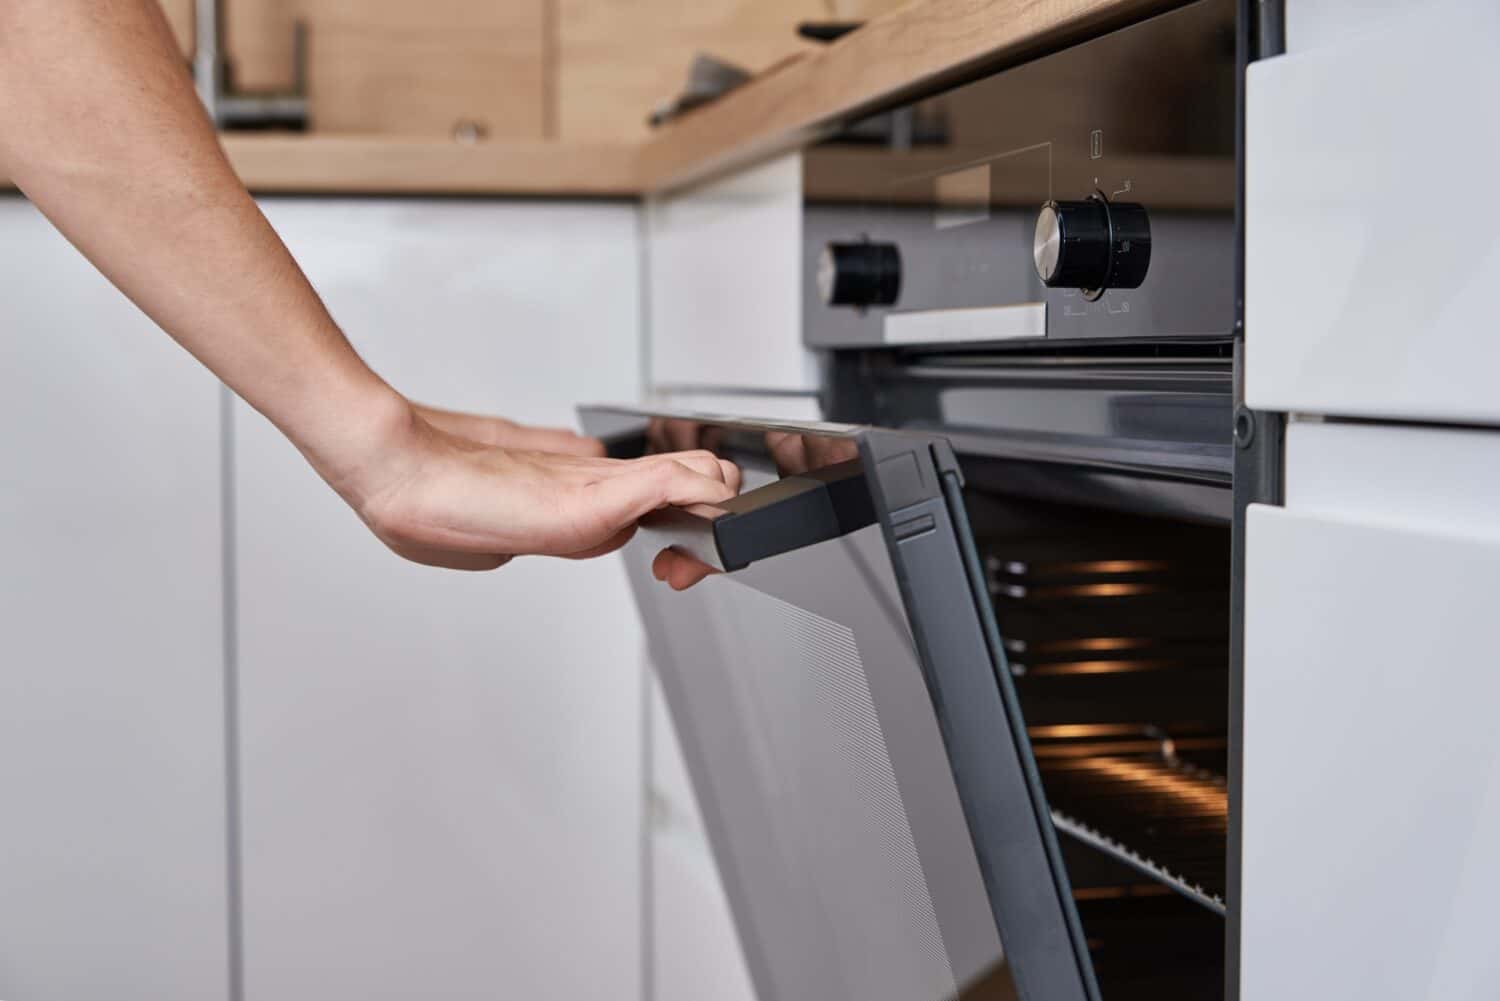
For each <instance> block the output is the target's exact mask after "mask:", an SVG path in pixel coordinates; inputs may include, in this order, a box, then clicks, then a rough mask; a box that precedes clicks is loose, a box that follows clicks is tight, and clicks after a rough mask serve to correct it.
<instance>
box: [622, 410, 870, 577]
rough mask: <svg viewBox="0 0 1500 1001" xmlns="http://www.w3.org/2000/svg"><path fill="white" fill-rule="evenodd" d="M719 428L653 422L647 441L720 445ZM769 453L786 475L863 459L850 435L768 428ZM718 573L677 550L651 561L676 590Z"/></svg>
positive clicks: (657, 574)
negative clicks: (827, 435)
mask: <svg viewBox="0 0 1500 1001" xmlns="http://www.w3.org/2000/svg"><path fill="white" fill-rule="evenodd" d="M717 432H718V429H716V428H714V427H712V426H711V425H703V424H699V423H697V422H695V421H689V420H678V419H673V420H666V421H657V422H653V424H652V426H651V428H650V429H649V430H648V432H647V440H648V441H649V442H650V443H651V445H652V446H653V447H655V448H663V447H682V446H683V445H692V444H699V443H701V444H704V445H707V446H709V447H716V445H717V444H718V439H716V438H714V437H712V436H713V435H715V434H716V433H717ZM765 443H766V452H767V453H768V454H769V455H770V456H771V460H772V461H773V462H775V464H776V470H777V472H779V473H780V474H781V475H782V476H795V475H797V474H799V473H806V472H808V471H810V470H814V469H822V468H823V467H824V466H832V465H835V464H837V463H840V462H848V461H850V460H851V459H857V458H859V446H858V445H856V444H855V443H854V442H853V441H852V440H850V439H848V438H835V437H823V436H818V435H803V434H798V433H796V432H792V431H767V432H766V436H765ZM715 573H718V571H717V570H715V569H713V568H712V567H709V566H707V565H705V564H703V563H700V562H699V561H698V560H696V559H694V558H693V557H691V556H689V555H687V554H686V553H681V552H678V551H677V550H675V549H663V550H662V551H661V552H659V553H657V554H656V558H655V559H654V560H652V561H651V574H652V576H654V577H655V578H656V579H657V580H660V581H665V582H666V583H667V584H669V585H670V586H671V587H672V589H673V590H675V591H685V590H687V589H688V588H690V587H692V586H693V585H694V584H697V583H698V582H699V581H702V580H703V579H704V578H706V577H708V576H710V575H712V574H715Z"/></svg>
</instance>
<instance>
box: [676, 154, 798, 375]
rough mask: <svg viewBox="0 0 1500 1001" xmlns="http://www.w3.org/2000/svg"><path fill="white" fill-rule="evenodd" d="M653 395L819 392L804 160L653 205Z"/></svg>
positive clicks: (792, 159) (781, 162)
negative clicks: (805, 235)
mask: <svg viewBox="0 0 1500 1001" xmlns="http://www.w3.org/2000/svg"><path fill="white" fill-rule="evenodd" d="M646 262H647V267H648V269H649V272H650V274H649V278H650V282H649V285H650V296H649V298H648V302H647V305H648V315H649V319H648V322H649V324H650V350H649V357H650V361H651V372H650V375H651V383H652V385H653V386H654V387H658V388H661V387H667V388H682V387H687V388H695V389H696V388H702V387H733V388H736V389H773V390H798V391H807V392H811V391H813V390H815V389H816V388H817V385H818V378H817V365H816V363H815V360H814V358H813V356H812V354H811V353H810V352H808V351H807V350H806V349H804V348H803V346H802V158H801V157H800V156H797V155H791V156H786V157H782V158H781V159H778V160H773V161H771V162H769V163H766V164H763V165H761V166H759V167H755V168H752V169H750V170H746V171H744V172H742V173H739V174H735V175H733V176H731V177H728V178H725V179H723V180H719V181H714V182H712V183H709V184H706V185H702V186H699V187H695V188H692V189H689V190H687V191H682V192H676V193H673V194H671V195H669V196H666V197H662V198H657V199H653V200H651V201H649V202H648V203H647V205H646Z"/></svg>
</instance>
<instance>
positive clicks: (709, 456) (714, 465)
mask: <svg viewBox="0 0 1500 1001" xmlns="http://www.w3.org/2000/svg"><path fill="white" fill-rule="evenodd" d="M637 462H639V463H646V464H652V463H655V464H661V463H677V464H678V465H682V466H686V467H687V468H688V469H691V470H692V471H693V472H695V473H697V474H698V475H700V476H707V477H710V478H712V479H715V480H718V481H719V482H720V483H727V482H729V481H728V473H727V472H726V470H725V467H726V466H727V467H729V468H730V469H734V476H735V478H736V479H738V477H739V469H737V468H736V467H735V465H734V463H732V462H725V461H724V460H722V459H720V458H719V457H718V456H716V455H714V454H713V453H712V452H709V451H705V450H704V449H694V450H692V451H690V452H668V453H666V454H665V455H651V456H647V457H645V458H643V459H639V460H637Z"/></svg>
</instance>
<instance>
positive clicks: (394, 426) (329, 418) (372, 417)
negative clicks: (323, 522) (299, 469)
mask: <svg viewBox="0 0 1500 1001" xmlns="http://www.w3.org/2000/svg"><path fill="white" fill-rule="evenodd" d="M364 376H365V378H356V379H351V380H350V381H349V382H348V383H346V384H344V385H342V386H339V387H327V386H325V392H324V393H321V394H319V396H318V398H317V399H316V400H315V401H312V402H311V403H310V404H309V406H308V407H307V408H306V409H305V411H304V412H303V413H302V414H299V415H298V420H297V425H298V426H297V427H295V428H283V430H284V431H285V432H286V434H287V437H289V438H290V439H291V440H292V441H293V442H294V443H295V444H296V446H297V448H298V450H299V451H301V452H302V454H303V455H304V456H305V457H306V458H307V461H308V463H309V464H311V465H312V467H313V468H314V469H315V470H317V472H318V475H319V476H321V477H322V478H323V479H324V480H325V481H327V483H328V485H329V486H331V487H333V489H334V490H335V491H337V492H338V494H339V495H340V496H341V497H343V498H344V499H345V500H346V501H348V502H349V503H350V504H351V505H352V506H353V507H354V508H355V509H356V510H360V509H362V507H363V505H364V503H365V502H366V501H367V500H368V498H369V495H370V494H371V493H372V492H374V491H376V490H378V489H379V488H380V484H381V483H383V482H385V481H387V480H388V479H389V478H390V476H391V475H392V474H393V469H392V467H393V466H395V465H399V464H400V461H401V456H403V455H406V454H409V453H410V452H411V451H412V448H411V445H412V443H413V442H414V441H415V440H416V437H417V435H418V433H419V431H418V426H419V425H420V423H421V419H420V417H419V416H418V415H417V413H416V410H415V408H414V407H413V406H412V404H411V403H410V401H408V400H407V399H406V397H404V396H402V395H401V394H400V393H398V392H396V390H394V389H392V388H391V387H390V386H389V385H387V384H386V383H385V382H384V381H382V380H381V379H380V378H379V377H378V376H376V375H375V374H374V373H372V372H369V371H368V370H365V372H364Z"/></svg>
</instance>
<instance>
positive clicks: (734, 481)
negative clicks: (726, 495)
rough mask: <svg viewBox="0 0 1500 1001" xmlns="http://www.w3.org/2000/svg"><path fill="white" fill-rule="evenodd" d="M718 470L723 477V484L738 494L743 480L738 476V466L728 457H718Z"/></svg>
mask: <svg viewBox="0 0 1500 1001" xmlns="http://www.w3.org/2000/svg"><path fill="white" fill-rule="evenodd" d="M719 472H720V473H721V474H722V475H723V477H724V485H725V486H727V487H728V488H729V489H730V490H733V491H734V492H735V493H736V494H738V493H739V492H740V486H741V483H742V482H743V481H742V480H741V477H740V467H739V466H736V465H735V464H734V463H732V462H730V461H729V460H728V459H720V460H719Z"/></svg>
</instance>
